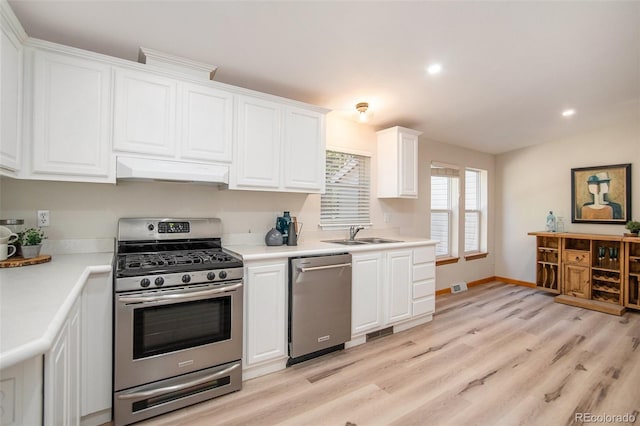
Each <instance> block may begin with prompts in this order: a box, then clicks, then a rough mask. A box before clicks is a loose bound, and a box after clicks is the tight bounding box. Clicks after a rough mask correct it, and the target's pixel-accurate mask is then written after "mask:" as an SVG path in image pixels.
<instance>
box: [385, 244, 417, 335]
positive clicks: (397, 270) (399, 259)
mask: <svg viewBox="0 0 640 426" xmlns="http://www.w3.org/2000/svg"><path fill="white" fill-rule="evenodd" d="M387 265H388V266H387V274H386V275H387V297H388V299H387V303H388V305H387V315H386V323H388V324H389V323H394V322H396V321H400V320H403V319H407V318H409V317H411V300H412V296H411V290H412V288H411V287H412V282H411V268H412V266H413V265H412V261H411V250H402V251H391V252H389V253H388V254H387Z"/></svg>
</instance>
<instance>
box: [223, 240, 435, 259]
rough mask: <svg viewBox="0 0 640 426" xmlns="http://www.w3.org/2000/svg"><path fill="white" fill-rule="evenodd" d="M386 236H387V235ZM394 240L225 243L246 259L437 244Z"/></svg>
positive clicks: (425, 241)
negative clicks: (344, 243)
mask: <svg viewBox="0 0 640 426" xmlns="http://www.w3.org/2000/svg"><path fill="white" fill-rule="evenodd" d="M385 238H386V237H385ZM356 239H357V238H356ZM390 239H393V240H401V241H399V242H397V243H382V244H359V245H342V244H337V243H327V242H323V241H319V240H315V241H304V242H301V243H300V244H298V245H297V246H287V245H283V246H266V245H225V246H224V248H225V249H227V250H230V251H232V252H234V253H236V254H238V255H239V256H242V258H243V260H245V261H253V260H268V259H278V258H283V257H297V256H315V255H319V254H334V253H346V252H349V253H356V252H365V251H373V250H389V249H401V248H411V247H419V246H424V245H433V244H436V243H437V241H436V240H429V239H425V238H410V237H404V236H400V237H390Z"/></svg>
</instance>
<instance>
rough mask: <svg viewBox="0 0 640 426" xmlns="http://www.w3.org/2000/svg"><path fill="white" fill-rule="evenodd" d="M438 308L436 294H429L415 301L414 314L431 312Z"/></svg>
mask: <svg viewBox="0 0 640 426" xmlns="http://www.w3.org/2000/svg"><path fill="white" fill-rule="evenodd" d="M435 309H436V298H435V296H429V297H425V298H422V299H420V300H414V301H413V316H418V315H423V314H429V313H432V312H434V311H435Z"/></svg>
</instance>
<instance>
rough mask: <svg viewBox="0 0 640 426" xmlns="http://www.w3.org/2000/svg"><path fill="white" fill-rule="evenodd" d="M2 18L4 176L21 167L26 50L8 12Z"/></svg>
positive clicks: (0, 151)
mask: <svg viewBox="0 0 640 426" xmlns="http://www.w3.org/2000/svg"><path fill="white" fill-rule="evenodd" d="M2 12H3V13H2V16H0V173H2V169H6V170H9V171H14V172H15V171H18V170H19V169H20V165H21V164H20V163H21V149H20V147H21V129H20V127H21V124H22V121H21V119H22V114H21V110H22V55H23V48H22V44H21V43H20V40H19V39H18V37H17V36H16V35H15V34H14V33H13V31H11V25H10V23H9V22H8V19H7V17H5V15H4V10H3V11H2Z"/></svg>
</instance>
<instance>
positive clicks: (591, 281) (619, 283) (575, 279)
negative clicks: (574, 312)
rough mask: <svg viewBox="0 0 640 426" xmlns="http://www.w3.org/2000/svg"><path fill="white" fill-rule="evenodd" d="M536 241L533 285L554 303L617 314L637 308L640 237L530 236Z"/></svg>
mask: <svg viewBox="0 0 640 426" xmlns="http://www.w3.org/2000/svg"><path fill="white" fill-rule="evenodd" d="M529 235H533V236H535V237H536V253H537V254H536V286H537V288H540V289H541V290H545V291H548V292H551V293H554V294H557V295H558V296H557V297H556V298H555V301H556V302H559V303H564V304H567V305H572V306H578V307H582V308H587V309H593V310H597V311H600V312H605V313H609V314H614V315H622V313H624V311H625V307H629V308H636V309H640V300H639V296H638V290H639V277H640V238H627V237H622V236H617V235H600V234H578V233H568V232H564V233H554V232H530V233H529Z"/></svg>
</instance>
